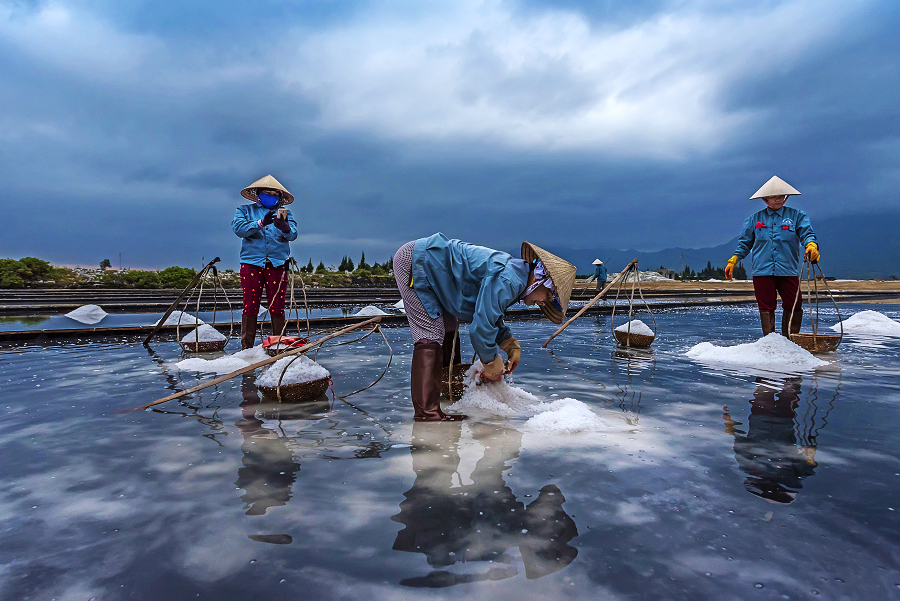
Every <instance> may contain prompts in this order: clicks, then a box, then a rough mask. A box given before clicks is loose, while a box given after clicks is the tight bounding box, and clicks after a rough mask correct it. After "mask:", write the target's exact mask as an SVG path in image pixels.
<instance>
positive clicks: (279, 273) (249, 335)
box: [231, 175, 297, 349]
mask: <svg viewBox="0 0 900 601" xmlns="http://www.w3.org/2000/svg"><path fill="white" fill-rule="evenodd" d="M241 196H243V197H244V198H246V199H247V200H250V201H252V202H251V204H246V205H241V206H239V207H238V208H237V210H236V211H235V213H234V219H233V220H232V221H231V229H232V230H234V233H235V234H236V235H237V236H238V237H239V238H241V239H242V240H243V241H242V242H241V291H242V292H243V295H244V311H243V315H242V317H241V347H242V348H245V349H246V348H250V347H252V346H253V345H254V344H253V343H254V341H255V339H256V323H257V320H258V319H259V317H258V315H259V304H260V301H261V300H262V292H263V286H265V289H266V303H267V304H268V307H269V315H270V316H271V317H272V330H273V332H272V333H273V335H275V336H279V335H281V334H283V333H284V292H285V289H286V288H287V277H286V276H287V267H286V265H287V260H288V258H289V257H290V256H291V249H290V245H289V242H290V241H291V240H296V239H297V222H296V221H294V217H293V216H292V215H291V212H290V211H289V210H287V209H285V208H283V207H285V206H287V205H289V204H291V203H292V202H294V196H293V194H291V193H290V192H288V191H287V189H285V187H284V186H282V185H281V184H280V183H279V182H278V180H276V179H275V178H274V177H272V176H271V175H267V176H265V177H264V178H262V179H260V180H257V181H255V182H253V183H252V184H250V185H249V186H247V187H246V188H244V189H243V190H241Z"/></svg>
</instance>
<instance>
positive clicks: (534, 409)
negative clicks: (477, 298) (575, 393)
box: [447, 360, 633, 434]
mask: <svg viewBox="0 0 900 601" xmlns="http://www.w3.org/2000/svg"><path fill="white" fill-rule="evenodd" d="M483 372H484V366H483V365H482V363H481V361H480V360H476V361H475V363H473V364H472V367H470V368H469V370H468V371H467V372H466V375H465V377H464V378H463V384H464V385H465V391H464V392H463V395H462V397H461V398H460V399H459V400H458V401H457V402H455V403H453V404H452V405H450V406H449V407H447V410H448V411H463V410H466V409H471V408H477V409H483V410H485V411H490V412H491V413H496V414H499V415H505V416H509V417H514V416H530V419H528V420H527V421H526V422H525V428H526V429H528V430H531V431H535V432H543V433H547V434H569V433H575V432H599V431H604V432H611V431H616V430H633V428H631V427H630V426H625V425H622V424H619V425H617V424H614V423H611V422H607V421H606V420H604V419H603V418H601V417H600V416H599V415H597V414H596V413H594V412H593V411H592V410H591V408H590V407H589V406H588V405H587V404H585V403H582V402H581V401H579V400H577V399H572V398H564V399H559V400H555V401H552V402H543V401H541V400H540V399H539V398H538V397H537V396H535V395H533V394H531V393H530V392H528V391H526V390H523V389H521V388H517V387H515V386H510V385H509V383H508V382H506V380H500V381H499V382H486V381H482V380H481V374H482V373H483Z"/></svg>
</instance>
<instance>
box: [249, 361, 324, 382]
mask: <svg viewBox="0 0 900 601" xmlns="http://www.w3.org/2000/svg"><path fill="white" fill-rule="evenodd" d="M288 364H290V365H288ZM285 369H287V371H286V372H285ZM282 372H285V373H284V377H283V378H282V377H281V373H282ZM328 376H329V373H328V370H327V369H325V368H324V367H322V366H321V365H319V364H318V363H316V362H315V361H313V360H312V359H310V358H309V357H307V356H306V355H301V356H300V358H299V359H297V358H296V357H285V358H284V359H279V360H278V361H276V362H275V364H274V365H272V366H271V367H269V368H268V369H267V370H266V371H264V372H263V373H262V374H260V375H259V377H257V378H256V384H257V385H258V386H271V387H274V386H278V380H279V379H281V384H282V386H283V385H285V384H300V383H301V382H312V381H313V380H321V379H322V378H327V377H328Z"/></svg>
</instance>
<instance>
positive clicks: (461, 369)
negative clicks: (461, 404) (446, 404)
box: [441, 363, 472, 401]
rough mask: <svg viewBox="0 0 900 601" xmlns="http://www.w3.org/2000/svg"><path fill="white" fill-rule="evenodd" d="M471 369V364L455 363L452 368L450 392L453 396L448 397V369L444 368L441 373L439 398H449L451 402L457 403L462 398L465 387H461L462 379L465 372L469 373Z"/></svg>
mask: <svg viewBox="0 0 900 601" xmlns="http://www.w3.org/2000/svg"><path fill="white" fill-rule="evenodd" d="M470 367H472V364H471V363H457V364H455V365H454V366H453V384H452V390H453V395H452V396H451V395H450V387H451V385H449V384H448V382H447V380H448V379H449V374H450V368H449V367H445V368H443V370H442V371H441V396H442V397H444V398H445V399H446V398H449V399H450V400H451V401H458V400H459V399H461V398H462V395H463V390H464V389H465V386H464V385H463V378H464V377H465V375H466V372H467V371H469V368H470Z"/></svg>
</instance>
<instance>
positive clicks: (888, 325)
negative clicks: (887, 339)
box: [831, 311, 900, 336]
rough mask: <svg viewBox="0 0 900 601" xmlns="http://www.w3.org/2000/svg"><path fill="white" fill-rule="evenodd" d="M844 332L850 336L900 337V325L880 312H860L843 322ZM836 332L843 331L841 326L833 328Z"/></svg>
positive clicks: (835, 325)
mask: <svg viewBox="0 0 900 601" xmlns="http://www.w3.org/2000/svg"><path fill="white" fill-rule="evenodd" d="M843 325H844V332H847V333H850V334H877V335H879V336H900V323H898V322H896V321H894V320H893V319H891V318H890V317H888V316H887V315H884V314H883V313H879V312H878V311H860V312H859V313H856V314H854V315H852V316H850V317H848V318H847V319H845V320H844V321H843ZM831 329H832V330H834V331H835V332H840V331H841V324H840V323H836V324H834V325H833V326H831Z"/></svg>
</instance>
